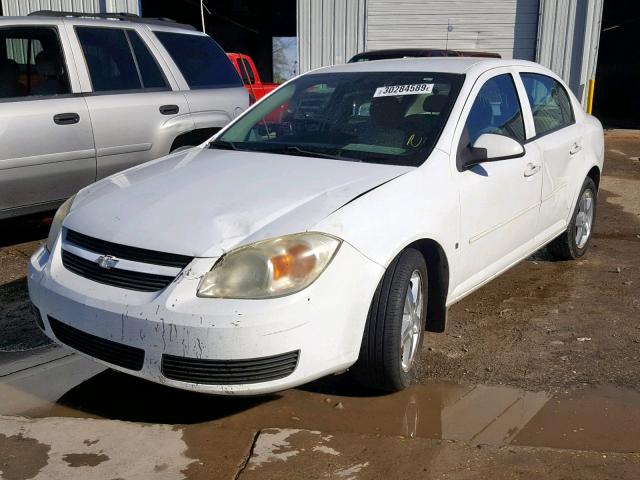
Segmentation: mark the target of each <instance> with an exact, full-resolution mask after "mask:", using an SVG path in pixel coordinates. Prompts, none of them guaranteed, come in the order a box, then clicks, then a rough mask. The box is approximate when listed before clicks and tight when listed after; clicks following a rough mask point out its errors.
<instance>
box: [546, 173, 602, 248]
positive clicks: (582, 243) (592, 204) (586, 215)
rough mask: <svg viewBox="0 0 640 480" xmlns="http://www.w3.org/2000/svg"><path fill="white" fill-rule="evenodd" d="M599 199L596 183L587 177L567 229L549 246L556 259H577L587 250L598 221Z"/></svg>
mask: <svg viewBox="0 0 640 480" xmlns="http://www.w3.org/2000/svg"><path fill="white" fill-rule="evenodd" d="M597 200H598V189H597V187H596V184H595V182H594V181H593V179H591V178H590V177H587V178H586V179H585V181H584V183H583V184H582V189H581V190H580V195H579V196H578V203H577V205H576V207H575V209H574V211H573V216H572V217H571V221H570V222H569V225H568V226H567V229H566V230H565V231H564V232H563V233H562V235H560V236H559V237H558V238H556V239H555V240H554V241H552V242H551V243H550V244H549V245H548V247H547V249H548V251H549V253H551V255H552V256H553V257H554V258H555V259H557V260H575V259H577V258H580V257H581V256H583V255H584V254H585V253H586V252H587V249H588V248H589V242H590V240H591V234H592V233H593V227H594V225H595V221H596V202H597Z"/></svg>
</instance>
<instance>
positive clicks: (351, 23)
mask: <svg viewBox="0 0 640 480" xmlns="http://www.w3.org/2000/svg"><path fill="white" fill-rule="evenodd" d="M297 8H298V11H297V15H298V57H299V61H300V65H299V71H300V73H303V72H306V71H309V70H311V69H313V68H317V67H322V66H324V65H332V64H334V63H345V62H346V61H347V60H349V58H351V57H352V56H353V55H355V54H356V53H358V52H360V51H362V50H364V38H365V21H366V15H365V0H298V3H297Z"/></svg>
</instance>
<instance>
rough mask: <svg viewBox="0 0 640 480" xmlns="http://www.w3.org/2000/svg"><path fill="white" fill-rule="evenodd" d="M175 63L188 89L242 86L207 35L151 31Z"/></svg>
mask: <svg viewBox="0 0 640 480" xmlns="http://www.w3.org/2000/svg"><path fill="white" fill-rule="evenodd" d="M154 33H155V34H156V37H158V39H159V40H160V42H161V43H162V45H163V46H164V48H166V49H167V51H168V52H169V55H171V58H173V61H174V62H175V63H176V65H177V66H178V68H179V69H180V72H182V76H183V77H184V79H185V80H186V81H187V84H188V85H189V88H192V89H199V88H225V87H241V86H242V82H241V80H240V77H239V76H238V72H236V69H235V68H233V65H232V64H231V61H230V60H229V58H228V57H227V55H226V54H225V53H224V52H223V51H222V49H221V48H220V47H219V46H218V44H217V43H216V42H215V41H214V40H213V39H212V38H211V37H208V36H204V35H191V34H184V33H170V32H154Z"/></svg>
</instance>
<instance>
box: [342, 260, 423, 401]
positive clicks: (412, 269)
mask: <svg viewBox="0 0 640 480" xmlns="http://www.w3.org/2000/svg"><path fill="white" fill-rule="evenodd" d="M427 288H428V278H427V265H426V263H425V260H424V257H423V256H422V254H421V253H420V252H419V251H417V250H415V249H412V248H408V249H405V250H403V251H402V252H401V253H400V254H399V255H398V256H397V257H396V258H395V259H394V260H393V262H391V265H389V268H387V271H386V273H385V274H384V277H383V278H382V280H381V281H380V284H379V285H378V288H377V289H376V292H375V294H374V296H373V301H372V302H371V307H370V308H369V314H368V316H367V322H366V325H365V331H364V335H363V338H362V345H361V347H360V356H359V358H358V361H357V362H356V364H355V366H354V367H353V369H352V371H353V373H354V374H355V377H356V380H357V381H358V382H359V383H360V384H362V385H363V386H365V387H370V388H374V389H378V390H385V391H390V392H393V391H398V390H402V389H404V388H406V387H408V386H409V384H410V383H411V379H412V376H413V373H414V367H415V363H416V362H415V360H416V357H417V356H418V354H419V351H420V347H421V346H422V340H423V336H424V329H425V322H426V312H427V292H428V290H427Z"/></svg>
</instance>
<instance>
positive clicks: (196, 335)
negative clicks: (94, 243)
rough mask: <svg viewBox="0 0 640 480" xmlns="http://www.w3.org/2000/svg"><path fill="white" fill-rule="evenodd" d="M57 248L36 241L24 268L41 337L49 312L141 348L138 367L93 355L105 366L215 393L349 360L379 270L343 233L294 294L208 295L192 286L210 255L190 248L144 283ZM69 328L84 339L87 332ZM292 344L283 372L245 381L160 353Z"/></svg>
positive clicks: (265, 384) (308, 376) (294, 377)
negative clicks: (187, 377) (172, 274)
mask: <svg viewBox="0 0 640 480" xmlns="http://www.w3.org/2000/svg"><path fill="white" fill-rule="evenodd" d="M60 250H61V246H60V241H58V242H57V244H56V246H55V248H54V251H53V253H52V254H51V255H49V253H48V252H47V251H46V250H45V249H44V248H41V249H39V250H38V251H37V252H36V253H35V254H34V255H33V257H32V258H31V262H30V265H29V273H28V281H29V294H30V296H31V299H32V302H33V303H34V305H35V306H36V307H37V309H38V311H39V314H40V316H41V319H42V321H43V323H44V327H45V328H44V331H45V333H46V334H47V335H48V336H49V337H50V338H52V339H53V340H54V341H56V342H58V343H62V344H64V342H62V341H61V340H60V339H59V338H57V336H56V335H55V333H54V332H53V330H52V325H51V322H50V318H52V319H56V320H58V321H59V322H61V323H63V324H64V325H67V326H70V327H72V328H73V329H77V331H80V332H81V333H83V334H88V335H92V336H94V337H97V339H106V340H109V341H110V342H115V344H117V345H123V346H128V347H133V348H135V349H142V350H143V351H144V360H143V361H142V365H141V369H140V370H132V369H130V368H123V367H121V366H118V365H115V364H114V363H110V362H106V361H104V360H99V359H97V360H98V361H100V362H101V363H104V364H105V365H108V366H109V367H112V368H114V369H116V370H120V371H123V372H126V373H130V374H132V375H136V376H139V377H142V378H145V379H147V380H151V381H154V382H158V383H161V384H165V385H169V386H173V387H178V388H182V389H188V390H197V391H201V392H209V393H219V394H263V393H269V392H274V391H279V390H283V389H287V388H290V387H294V386H297V385H300V384H303V383H306V382H309V381H311V380H314V379H317V378H320V377H322V376H325V375H328V374H331V373H335V372H338V371H341V370H344V369H345V368H348V367H349V366H350V365H352V364H353V363H354V362H355V361H356V360H357V357H358V353H359V349H360V342H361V339H362V333H363V329H364V323H365V320H366V316H367V312H368V309H369V305H370V302H371V298H372V297H373V293H374V290H375V288H376V285H377V282H378V280H379V279H380V278H381V276H382V274H383V269H382V267H381V266H379V265H378V264H376V263H374V262H372V261H371V260H369V259H367V258H366V257H364V256H363V255H362V254H361V253H360V252H358V251H357V250H356V249H354V248H353V247H352V246H350V245H349V244H347V243H346V242H345V243H343V244H342V245H341V247H340V249H339V251H338V253H337V254H336V256H335V258H334V259H333V261H332V262H331V264H330V265H329V266H328V267H327V269H326V270H325V271H324V272H323V273H322V275H321V276H320V278H318V279H317V280H316V281H315V282H314V283H313V284H312V285H310V286H309V287H308V288H306V289H305V290H303V291H301V292H299V293H297V294H294V295H289V296H286V297H282V298H275V299H268V300H231V299H208V298H198V297H197V296H196V289H197V286H198V283H199V281H200V278H201V275H202V274H203V273H204V272H207V271H208V270H209V269H210V268H211V266H212V265H213V263H214V262H215V260H216V259H211V258H196V259H194V260H193V261H192V263H191V264H190V265H189V266H188V267H187V268H186V269H185V271H184V272H183V273H182V274H181V275H179V276H178V277H177V278H176V280H174V282H173V283H171V284H170V285H169V286H168V287H167V288H165V289H164V290H162V291H161V292H153V293H147V292H136V291H131V290H125V289H121V288H117V287H112V286H108V285H103V284H100V283H96V282H94V281H91V280H88V279H86V278H84V277H81V276H78V275H76V274H74V273H72V272H70V271H69V270H67V269H66V268H65V267H64V266H63V265H62V261H61V252H60ZM75 333H77V332H75ZM75 333H74V331H71V334H72V335H75ZM74 338H76V337H74ZM77 338H79V340H78V341H80V342H84V341H85V340H86V338H88V337H82V336H80V337H77ZM67 343H68V342H67ZM79 345H82V343H80V344H79ZM108 345H111V344H110V343H108ZM87 348H88V347H87ZM87 348H84V350H85V352H84V353H85V354H87ZM79 350H82V348H79ZM291 352H299V354H298V355H297V360H296V362H295V369H294V370H293V372H292V373H290V374H288V375H287V376H285V377H283V378H277V379H274V380H268V379H267V380H266V381H257V382H256V381H255V379H254V380H252V381H251V382H252V383H227V384H223V383H222V382H220V383H217V384H216V383H210V382H209V381H207V383H203V382H200V381H197V382H196V381H179V380H175V379H172V378H168V377H167V376H166V375H165V374H163V369H162V362H163V356H164V359H165V361H166V360H167V359H173V360H174V361H175V360H176V359H177V361H178V362H180V359H194V360H204V362H199V363H198V362H197V361H196V362H187V363H189V364H194V365H195V368H207V365H213V366H214V367H215V368H218V369H219V368H220V367H219V365H220V362H207V360H212V361H214V360H215V361H222V362H223V363H225V362H232V363H231V365H236V366H237V365H238V364H237V363H235V364H234V363H233V361H238V360H241V361H242V360H246V361H249V360H258V361H260V359H265V357H281V356H282V355H287V354H291ZM80 353H83V352H82V351H81V352H80ZM88 356H90V357H92V358H94V359H96V358H95V356H92V355H88ZM285 360H287V359H285ZM287 361H289V362H291V360H290V359H288V360H287ZM269 362H270V361H269V360H268V359H267V360H266V364H269ZM264 364H265V361H262V363H260V362H259V363H258V366H260V365H264ZM240 365H241V367H239V368H242V362H240ZM252 365H253V366H254V367H255V364H252ZM179 367H180V368H183V366H179ZM189 368H190V367H189V366H186V367H184V368H183V370H184V369H187V370H188V369H189ZM260 368H262V367H260ZM222 370H223V371H224V368H223V369H222ZM236 371H237V369H236ZM174 372H175V369H174ZM169 376H171V375H169ZM196 377H197V378H202V377H198V376H196ZM214 377H215V376H214ZM194 378H195V377H194ZM215 378H217V377H215ZM252 378H253V377H252Z"/></svg>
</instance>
